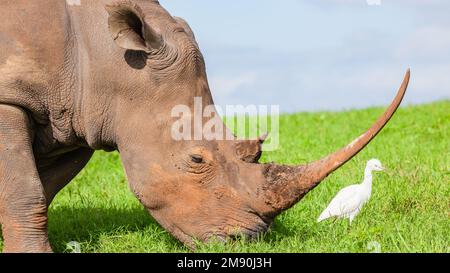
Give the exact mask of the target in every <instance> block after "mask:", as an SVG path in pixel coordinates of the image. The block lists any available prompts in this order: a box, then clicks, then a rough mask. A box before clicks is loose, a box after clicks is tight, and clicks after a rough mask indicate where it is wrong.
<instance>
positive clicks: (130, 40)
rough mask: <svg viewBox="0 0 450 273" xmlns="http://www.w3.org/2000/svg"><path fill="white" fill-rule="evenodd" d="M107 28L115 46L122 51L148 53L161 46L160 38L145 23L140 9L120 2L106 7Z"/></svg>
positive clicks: (132, 4)
mask: <svg viewBox="0 0 450 273" xmlns="http://www.w3.org/2000/svg"><path fill="white" fill-rule="evenodd" d="M106 11H107V12H108V13H109V18H108V26H109V31H110V33H111V36H112V38H113V39H114V41H115V42H116V44H117V45H118V46H119V47H121V48H124V49H128V50H136V51H144V52H147V53H150V52H151V51H152V50H154V49H158V48H160V47H161V45H162V37H161V35H160V34H158V33H157V32H156V31H154V30H153V28H152V27H151V26H150V25H148V24H147V23H146V21H145V16H144V13H143V12H142V10H141V8H140V7H139V6H138V5H137V4H134V3H132V2H128V1H121V2H118V3H116V4H111V5H107V6H106Z"/></svg>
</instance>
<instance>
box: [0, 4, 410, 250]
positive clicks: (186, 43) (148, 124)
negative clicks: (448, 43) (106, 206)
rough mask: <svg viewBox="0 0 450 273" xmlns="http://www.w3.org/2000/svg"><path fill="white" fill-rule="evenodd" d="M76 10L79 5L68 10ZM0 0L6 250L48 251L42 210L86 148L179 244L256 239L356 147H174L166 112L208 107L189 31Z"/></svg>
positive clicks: (178, 25)
mask: <svg viewBox="0 0 450 273" xmlns="http://www.w3.org/2000/svg"><path fill="white" fill-rule="evenodd" d="M69 2H72V3H76V1H69ZM80 3H81V5H68V4H67V3H66V1H62V0H40V1H29V0H2V1H1V2H0V10H1V11H2V17H1V18H0V223H1V224H2V232H3V237H4V251H5V252H50V251H51V247H50V244H49V241H48V238H47V208H48V206H49V204H50V203H51V201H52V200H53V198H54V196H55V195H56V194H57V193H58V191H60V190H61V189H62V188H63V187H64V186H65V185H66V184H67V183H69V182H70V180H71V179H72V178H73V177H74V176H75V175H76V174H77V173H78V172H79V171H80V170H81V169H82V168H83V167H84V166H85V164H86V163H87V162H88V160H89V159H90V157H91V156H92V153H93V151H94V150H107V151H113V150H118V151H119V152H120V154H121V159H122V162H123V165H124V168H125V171H126V174H127V178H128V180H129V183H130V187H131V189H132V190H133V192H134V193H135V195H136V196H137V198H138V199H139V200H140V201H141V203H142V204H143V205H144V206H145V208H146V209H147V210H148V211H149V213H150V214H151V215H152V216H153V217H154V218H155V219H156V220H157V221H158V222H159V223H160V224H161V225H162V226H163V227H164V228H165V229H167V230H168V231H169V232H170V233H171V234H173V235H174V236H175V237H176V238H177V239H179V240H180V241H182V242H183V243H185V244H187V245H188V246H192V239H193V238H196V239H200V240H204V241H206V240H208V239H210V238H211V237H218V238H227V237H233V236H236V235H238V234H244V235H248V236H250V237H254V236H256V235H257V234H259V233H260V232H263V231H265V230H266V229H267V227H268V225H269V224H270V222H271V221H272V220H273V218H274V217H275V216H276V215H278V214H279V213H281V212H282V211H283V210H285V209H288V208H290V207H291V206H292V205H294V204H295V203H296V202H297V201H299V200H300V199H301V198H302V197H303V196H304V195H305V194H306V193H307V192H309V191H310V190H311V189H313V188H314V187H315V186H316V185H317V184H318V183H319V182H320V181H322V180H323V179H324V178H325V177H326V176H327V175H328V174H330V173H331V172H332V171H334V170H336V169H337V168H338V167H340V166H341V165H342V164H344V163H345V162H346V161H348V160H349V159H350V158H351V157H353V156H354V155H355V154H357V153H358V152H359V151H360V150H361V149H363V148H364V146H365V145H367V143H368V142H369V141H370V140H371V139H373V138H374V137H375V136H376V134H377V133H378V132H379V131H380V130H381V129H382V128H383V126H384V125H385V124H386V123H387V122H388V120H389V119H390V118H391V117H392V115H393V114H394V112H395V110H396V109H397V107H398V105H399V104H400V102H401V100H402V98H403V95H404V93H405V91H406V87H407V84H408V80H409V73H408V74H407V77H406V78H405V81H404V82H403V85H402V87H401V89H400V91H399V94H398V95H397V97H396V99H395V100H394V102H393V104H392V105H391V107H390V108H389V109H388V110H387V112H386V113H385V114H384V115H383V116H382V117H381V118H380V120H379V121H378V122H377V123H376V124H375V125H374V126H372V128H371V129H369V131H367V132H366V133H365V134H363V135H362V136H361V137H360V138H358V139H357V140H355V141H354V142H353V143H351V144H350V145H348V146H347V147H345V148H344V149H342V150H340V151H338V152H336V153H334V154H332V155H330V156H328V157H325V158H324V159H322V160H319V161H317V162H314V163H310V164H306V165H303V166H280V165H276V164H258V159H259V157H260V155H261V143H262V141H263V140H262V139H261V140H248V141H237V140H236V141H174V140H173V139H172V137H171V124H172V123H173V122H174V119H173V118H172V117H171V109H172V107H174V106H175V105H187V106H190V107H192V106H193V103H194V99H193V98H194V97H202V98H203V105H204V106H206V105H210V104H213V100H212V97H211V93H210V91H209V87H208V82H207V77H206V73H205V64H204V60H203V57H202V55H201V53H200V51H199V48H198V45H197V43H196V42H195V38H194V35H193V34H192V31H191V29H190V28H189V26H188V25H187V24H186V23H185V22H184V21H183V20H182V19H179V18H175V17H172V16H171V15H169V14H168V13H167V12H166V11H165V10H164V9H163V8H162V7H161V6H160V5H159V3H158V2H156V1H151V0H134V1H122V2H113V1H110V0H95V1H94V0H81V1H80Z"/></svg>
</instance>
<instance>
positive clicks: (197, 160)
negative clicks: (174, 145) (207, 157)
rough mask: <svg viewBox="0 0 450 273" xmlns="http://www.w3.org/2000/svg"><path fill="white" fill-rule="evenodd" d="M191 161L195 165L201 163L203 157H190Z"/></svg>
mask: <svg viewBox="0 0 450 273" xmlns="http://www.w3.org/2000/svg"><path fill="white" fill-rule="evenodd" d="M191 160H192V162H194V163H197V164H201V163H203V157H202V156H201V155H191Z"/></svg>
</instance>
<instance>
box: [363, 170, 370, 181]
mask: <svg viewBox="0 0 450 273" xmlns="http://www.w3.org/2000/svg"><path fill="white" fill-rule="evenodd" d="M363 183H364V184H368V185H372V169H370V168H366V170H365V171H364V182H363Z"/></svg>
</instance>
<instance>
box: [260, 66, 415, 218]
mask: <svg viewBox="0 0 450 273" xmlns="http://www.w3.org/2000/svg"><path fill="white" fill-rule="evenodd" d="M409 79H410V70H409V69H408V71H407V72H406V75H405V78H404V80H403V83H402V85H401V87H400V89H399V91H398V93H397V96H396V97H395V99H394V100H393V101H392V103H391V105H390V106H389V108H388V109H387V110H386V112H384V114H383V115H382V116H381V117H380V118H379V119H378V120H377V121H376V122H375V124H374V125H373V126H372V127H370V129H368V130H367V131H366V132H365V133H364V134H362V135H361V136H360V137H358V138H356V139H355V140H354V141H353V142H351V143H350V144H348V145H347V146H345V147H344V148H342V149H340V150H338V151H337V152H335V153H333V154H331V155H328V156H326V157H324V158H322V159H320V160H318V161H315V162H312V163H309V164H306V165H300V166H283V165H276V164H266V165H261V168H262V173H263V175H264V177H265V179H266V184H265V185H263V192H264V200H265V203H266V204H267V205H270V207H271V209H270V210H269V211H270V214H273V215H271V216H274V215H277V214H279V213H281V212H282V211H284V210H286V209H289V208H290V207H292V206H293V205H294V204H296V203H297V202H298V201H299V200H300V199H302V198H303V197H304V196H305V195H306V194H307V193H308V192H309V191H311V190H312V189H314V188H315V187H316V186H317V185H318V184H319V183H320V182H321V181H322V180H323V179H325V178H326V177H327V176H328V175H329V174H331V173H332V172H333V171H335V170H337V169H338V168H339V167H341V166H342V165H344V164H345V163H346V162H347V161H349V160H350V159H351V158H353V157H354V156H355V155H356V154H358V153H359V152H360V151H361V150H362V149H363V148H364V147H366V145H367V144H369V142H370V141H371V140H372V139H374V138H375V136H376V135H377V134H378V133H379V132H380V131H381V130H382V129H383V127H384V126H385V125H386V124H387V123H388V122H389V120H390V119H391V118H392V116H393V115H394V113H395V112H396V110H397V109H398V107H399V106H400V103H401V102H402V100H403V97H404V96H405V92H406V89H407V88H408V83H409Z"/></svg>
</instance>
